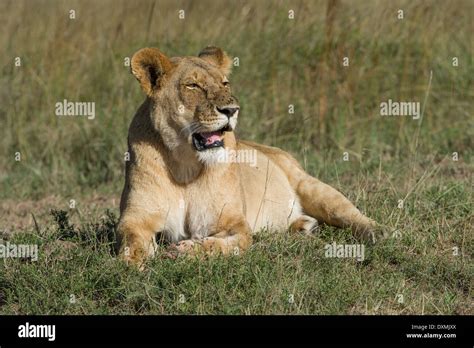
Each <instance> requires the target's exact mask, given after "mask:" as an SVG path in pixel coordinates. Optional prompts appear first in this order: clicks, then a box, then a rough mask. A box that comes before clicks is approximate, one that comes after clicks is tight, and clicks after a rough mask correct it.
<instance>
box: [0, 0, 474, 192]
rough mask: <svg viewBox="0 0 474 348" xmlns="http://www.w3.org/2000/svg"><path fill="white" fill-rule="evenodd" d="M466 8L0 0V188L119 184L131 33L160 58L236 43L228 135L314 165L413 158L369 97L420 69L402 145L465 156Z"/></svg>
mask: <svg viewBox="0 0 474 348" xmlns="http://www.w3.org/2000/svg"><path fill="white" fill-rule="evenodd" d="M71 9H73V10H75V11H76V19H74V20H72V19H69V11H70V10H71ZM181 9H183V10H184V11H185V19H179V17H178V11H179V10H181ZM399 9H402V10H403V11H404V19H403V20H399V19H398V18H397V11H398V10H399ZM289 10H294V13H295V18H294V19H293V20H291V19H289V18H288V11H289ZM473 13H474V4H473V3H472V1H468V0H466V1H463V0H459V1H401V0H400V1H313V0H311V1H276V2H275V1H232V2H227V1H225V2H224V1H143V0H141V1H134V2H130V1H108V0H106V1H91V0H86V1H57V0H54V1H40V0H38V1H13V0H12V1H2V2H1V3H0V20H1V23H2V34H1V35H0V69H1V78H0V122H1V129H2V136H1V138H0V171H1V175H0V197H3V198H5V197H15V198H25V197H32V198H35V197H38V196H41V195H45V194H48V193H50V192H60V193H63V194H64V193H70V191H73V190H78V191H79V190H83V189H85V188H86V189H87V188H89V189H95V188H101V189H103V188H104V187H106V188H110V189H111V190H113V191H114V192H116V191H117V190H119V189H120V186H121V182H122V170H123V153H124V152H125V151H126V135H127V128H128V124H129V122H130V120H131V118H132V116H133V114H134V112H135V110H136V108H137V107H138V106H139V104H140V103H141V101H142V99H143V95H142V92H141V91H140V89H139V86H138V84H137V83H136V81H135V79H134V78H133V77H132V76H131V74H130V73H129V68H128V67H126V66H124V59H125V57H131V55H132V54H133V53H134V52H135V51H136V50H138V49H139V48H142V47H144V46H155V47H158V48H160V49H161V50H162V51H163V52H165V53H166V54H168V55H170V56H174V55H195V54H196V53H198V52H199V50H200V49H202V48H203V47H205V46H206V45H208V44H214V45H218V46H221V47H223V48H224V49H225V50H227V51H228V52H229V53H230V54H231V55H233V56H236V57H239V62H240V65H239V66H238V67H235V68H234V72H233V75H232V82H233V88H234V92H235V94H236V96H237V97H238V98H239V99H240V102H241V106H242V113H241V117H240V124H239V127H238V128H239V130H238V133H239V135H240V136H241V137H242V138H247V139H253V140H258V141H261V142H264V143H267V144H272V145H275V146H280V147H283V148H286V149H288V150H290V151H292V152H293V153H294V154H295V155H296V156H297V157H298V159H300V160H302V161H303V162H304V163H305V165H306V166H307V168H308V170H309V171H311V172H312V173H313V174H317V175H322V176H323V177H324V176H333V175H334V174H333V173H332V172H331V171H329V170H328V169H327V166H328V163H333V162H334V161H339V160H340V159H341V158H342V153H343V152H344V151H347V152H349V153H350V154H351V156H352V158H353V159H356V160H357V161H355V162H354V161H353V162H351V163H352V164H351V165H350V166H347V168H349V169H350V170H353V169H354V167H353V165H354V163H355V165H357V163H358V161H359V160H362V161H363V162H364V163H365V164H370V163H373V166H375V167H376V166H377V165H378V164H379V162H380V161H381V159H383V161H384V163H387V161H395V162H397V161H398V162H403V161H405V160H407V159H408V160H410V159H413V156H414V152H415V148H414V143H415V138H416V135H417V134H418V133H417V132H418V125H419V123H418V122H417V121H413V120H412V119H411V118H406V117H394V118H384V117H381V116H380V115H379V104H380V102H381V101H385V100H387V99H389V98H391V99H393V100H402V101H408V100H413V101H420V102H422V101H423V99H424V96H425V92H426V88H427V85H428V81H429V75H430V71H432V72H433V81H432V86H431V90H430V94H429V96H428V99H427V103H426V106H425V113H424V119H423V123H422V126H421V129H420V130H419V138H418V140H417V142H418V146H417V149H416V151H417V152H418V156H419V157H418V159H419V160H420V161H422V160H423V158H427V157H430V158H432V157H437V158H438V159H440V158H443V157H445V156H447V155H450V154H451V153H452V152H454V151H456V152H458V153H459V154H460V156H461V159H462V161H466V162H469V160H470V159H472V148H473V140H472V139H473V138H474V137H473V135H474V132H473V129H474V127H473V117H472V98H473V91H474V89H473V76H474V64H473V58H472V57H473V53H474V52H473V47H472V32H473V26H472V23H473V20H472V19H473V18H472V14H473ZM346 56H347V57H349V59H350V66H349V67H343V65H342V59H343V57H346ZM15 57H20V58H21V64H22V65H21V67H15V66H14V59H15ZM452 57H458V59H459V66H458V67H453V66H452ZM63 99H68V100H71V101H93V102H95V103H96V118H95V119H94V120H87V118H85V117H69V118H68V117H62V118H61V117H57V116H56V115H55V114H54V110H55V108H54V105H55V103H56V102H59V101H62V100H63ZM290 104H292V105H294V108H295V112H294V114H289V113H288V106H289V105H290ZM16 152H20V153H21V156H22V157H21V161H20V162H17V161H15V153H16ZM341 170H344V169H341Z"/></svg>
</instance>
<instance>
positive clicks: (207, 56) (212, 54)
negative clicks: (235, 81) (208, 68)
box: [199, 46, 232, 75]
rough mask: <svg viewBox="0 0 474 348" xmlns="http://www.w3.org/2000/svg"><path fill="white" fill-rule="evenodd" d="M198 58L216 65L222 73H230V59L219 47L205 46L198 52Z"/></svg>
mask: <svg viewBox="0 0 474 348" xmlns="http://www.w3.org/2000/svg"><path fill="white" fill-rule="evenodd" d="M199 58H201V59H204V60H205V61H207V62H209V63H211V64H213V65H215V66H217V67H218V68H219V69H220V70H221V71H222V73H223V74H224V75H230V72H231V70H232V59H231V58H230V57H229V56H228V55H227V53H225V52H224V51H223V50H222V49H220V48H219V47H215V46H207V47H206V48H205V49H203V50H202V51H201V53H199Z"/></svg>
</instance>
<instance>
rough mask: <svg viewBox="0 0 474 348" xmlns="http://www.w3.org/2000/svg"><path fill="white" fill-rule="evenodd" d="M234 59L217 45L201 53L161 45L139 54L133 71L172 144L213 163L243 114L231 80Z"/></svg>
mask: <svg viewBox="0 0 474 348" xmlns="http://www.w3.org/2000/svg"><path fill="white" fill-rule="evenodd" d="M231 65H232V60H231V59H230V58H229V57H228V56H227V54H226V53H225V52H224V51H223V50H222V49H220V48H217V47H206V48H205V49H204V50H203V51H202V52H201V53H200V54H199V55H198V56H197V57H173V58H168V57H167V56H165V55H164V54H163V53H162V52H160V51H159V50H158V49H156V48H143V49H141V50H139V51H138V52H137V53H135V54H134V56H133V57H132V61H131V69H132V73H133V75H135V77H136V78H137V79H138V81H139V82H140V85H141V87H142V89H143V90H144V91H145V93H146V95H147V96H148V98H149V99H150V100H151V102H152V105H153V111H152V113H151V115H152V122H153V123H154V126H155V128H156V129H157V130H158V131H159V132H160V134H161V136H162V137H163V138H164V140H165V141H164V142H165V145H166V146H167V147H168V148H169V149H170V150H177V149H179V151H185V152H189V151H190V150H192V152H193V153H194V154H195V156H196V158H197V159H198V160H200V161H201V162H204V163H211V162H213V157H215V155H217V154H218V152H219V151H221V150H222V149H223V147H224V143H225V138H226V137H225V133H226V132H232V131H233V130H234V129H235V127H236V124H237V118H238V114H239V104H238V101H237V99H236V98H235V97H234V96H233V95H232V93H231V88H230V83H229V80H228V76H229V74H230V71H231Z"/></svg>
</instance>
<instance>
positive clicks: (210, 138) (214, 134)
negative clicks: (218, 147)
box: [201, 132, 222, 145]
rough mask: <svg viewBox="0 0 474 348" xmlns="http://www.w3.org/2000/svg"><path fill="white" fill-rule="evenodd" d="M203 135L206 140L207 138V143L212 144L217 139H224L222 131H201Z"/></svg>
mask: <svg viewBox="0 0 474 348" xmlns="http://www.w3.org/2000/svg"><path fill="white" fill-rule="evenodd" d="M201 136H202V137H203V138H204V140H206V145H212V144H214V143H215V142H216V141H220V140H222V133H221V132H209V133H201Z"/></svg>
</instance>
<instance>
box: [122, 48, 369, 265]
mask: <svg viewBox="0 0 474 348" xmlns="http://www.w3.org/2000/svg"><path fill="white" fill-rule="evenodd" d="M231 63H232V60H231V59H230V58H229V57H228V56H227V54H226V53H225V52H224V51H222V50H221V49H219V48H216V47H207V48H206V49H204V50H203V52H201V54H200V55H199V56H198V57H182V58H180V57H176V58H167V57H166V56H165V55H164V54H163V53H161V52H160V51H159V50H157V49H155V48H145V49H142V50H140V51H138V52H137V53H136V54H135V55H134V56H133V58H132V73H133V74H134V75H135V77H136V78H137V79H138V81H139V82H140V85H141V87H142V89H143V90H144V92H145V93H146V95H147V98H146V100H145V101H144V103H143V104H142V105H141V106H140V108H139V109H138V111H137V113H136V115H135V117H134V119H133V121H132V123H131V125H130V128H129V136H128V145H129V152H130V155H131V158H130V161H128V162H127V163H126V178H125V186H124V190H123V192H122V198H121V202H120V214H121V216H120V222H119V226H118V240H119V245H120V253H121V256H122V257H123V258H124V259H126V260H127V261H131V262H133V263H136V264H141V263H142V262H143V261H144V260H145V259H146V258H147V257H148V256H151V255H153V253H154V250H155V248H154V243H155V242H154V241H155V235H156V233H158V232H161V233H162V235H163V236H164V237H165V238H166V239H168V240H169V241H170V242H172V243H174V250H175V251H177V252H178V253H207V254H216V253H223V254H229V253H239V252H241V251H243V250H245V249H247V248H248V247H249V246H250V245H251V243H252V234H253V233H254V232H256V231H258V230H260V229H262V228H268V229H269V230H271V231H278V230H280V231H284V230H287V229H288V228H289V229H290V230H292V231H300V232H301V231H303V232H307V233H310V232H314V231H315V230H316V227H317V221H315V220H314V219H317V220H318V221H320V222H324V223H327V224H330V225H334V226H338V227H351V228H352V230H353V231H354V233H355V235H356V236H358V237H361V238H363V239H366V240H367V239H373V232H374V227H375V223H374V221H372V220H371V219H369V218H367V217H366V216H364V215H363V214H361V213H360V211H359V210H358V209H357V208H356V207H354V205H353V204H352V203H351V202H349V200H347V199H346V198H345V197H344V196H343V195H342V194H341V193H339V192H338V191H337V190H335V189H334V188H332V187H331V186H329V185H326V184H324V183H322V182H320V181H319V180H317V179H315V178H313V177H311V176H310V175H308V174H307V173H306V172H305V171H304V170H303V169H302V167H301V166H300V165H299V164H298V162H297V161H296V160H295V159H294V158H293V157H292V156H291V155H290V154H288V153H287V152H285V151H282V150H280V149H277V148H273V147H269V146H264V145H260V144H256V143H252V142H248V141H238V140H236V138H235V135H234V132H233V129H235V125H236V123H237V118H238V113H237V114H236V115H234V116H232V117H230V118H229V119H228V118H227V117H226V116H225V115H222V114H220V113H219V112H217V108H222V107H225V106H229V105H233V106H238V102H237V100H236V98H235V97H234V96H233V95H232V94H231V91H230V86H229V84H228V82H227V77H228V76H227V75H228V74H230V69H231ZM227 122H228V123H229V125H230V127H231V129H232V131H228V132H226V133H224V134H225V135H224V149H225V150H226V151H228V150H237V151H242V150H244V151H249V150H250V151H255V153H256V154H257V157H256V165H255V166H254V165H251V164H250V163H216V162H215V161H213V158H214V157H215V154H217V153H218V151H222V150H223V149H222V148H220V149H212V151H216V152H215V153H214V152H207V151H210V150H206V151H205V152H201V153H198V151H196V149H195V148H194V147H193V145H192V133H193V132H195V131H200V132H209V131H213V130H217V129H220V128H222V127H223V126H225V125H226V124H227Z"/></svg>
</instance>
